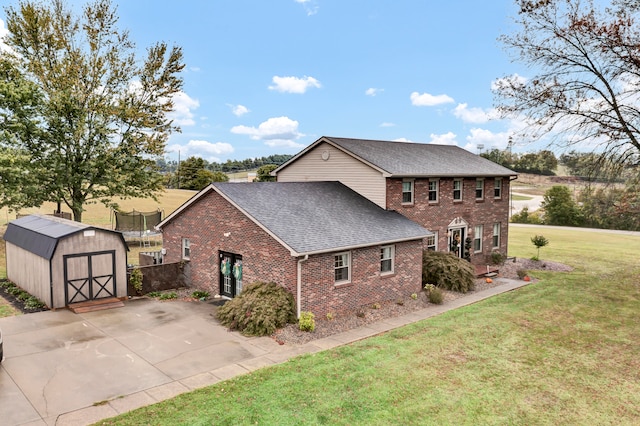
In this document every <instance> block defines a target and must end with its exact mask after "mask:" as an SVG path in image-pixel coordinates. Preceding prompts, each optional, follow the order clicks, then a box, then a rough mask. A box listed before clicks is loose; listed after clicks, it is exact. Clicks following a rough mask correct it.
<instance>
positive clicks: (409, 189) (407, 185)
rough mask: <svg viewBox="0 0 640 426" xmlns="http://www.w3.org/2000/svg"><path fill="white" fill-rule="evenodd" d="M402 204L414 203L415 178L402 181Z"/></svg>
mask: <svg viewBox="0 0 640 426" xmlns="http://www.w3.org/2000/svg"><path fill="white" fill-rule="evenodd" d="M402 204H413V180H404V181H402Z"/></svg>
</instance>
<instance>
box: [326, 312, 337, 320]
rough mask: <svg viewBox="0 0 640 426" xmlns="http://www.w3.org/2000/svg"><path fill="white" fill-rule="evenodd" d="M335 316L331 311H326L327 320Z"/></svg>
mask: <svg viewBox="0 0 640 426" xmlns="http://www.w3.org/2000/svg"><path fill="white" fill-rule="evenodd" d="M335 317H336V316H335V314H334V313H333V312H327V321H333V319H334V318H335Z"/></svg>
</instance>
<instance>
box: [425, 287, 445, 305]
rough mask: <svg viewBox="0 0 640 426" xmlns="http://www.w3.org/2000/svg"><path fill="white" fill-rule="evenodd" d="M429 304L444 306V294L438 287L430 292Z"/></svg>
mask: <svg viewBox="0 0 640 426" xmlns="http://www.w3.org/2000/svg"><path fill="white" fill-rule="evenodd" d="M429 302H431V303H434V304H436V305H442V302H444V294H443V293H442V290H440V289H439V288H438V287H436V288H434V289H433V290H431V291H430V292H429Z"/></svg>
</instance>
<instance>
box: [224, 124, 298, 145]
mask: <svg viewBox="0 0 640 426" xmlns="http://www.w3.org/2000/svg"><path fill="white" fill-rule="evenodd" d="M231 133H236V134H239V135H248V136H249V137H250V138H251V139H253V140H263V141H265V143H266V144H267V145H268V146H271V147H276V146H278V147H295V148H299V147H302V146H303V145H302V144H298V143H297V142H294V141H295V140H296V139H298V138H300V137H302V136H304V134H302V133H300V132H299V131H298V122H297V121H295V120H291V119H290V118H289V117H273V118H270V119H268V120H267V121H263V122H262V123H260V124H259V125H258V127H250V126H234V127H232V128H231Z"/></svg>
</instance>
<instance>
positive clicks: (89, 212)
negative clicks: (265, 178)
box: [0, 189, 196, 278]
mask: <svg viewBox="0 0 640 426" xmlns="http://www.w3.org/2000/svg"><path fill="white" fill-rule="evenodd" d="M195 193H196V192H195V191H187V190H180V189H170V190H167V191H165V192H163V193H161V194H160V196H159V197H158V201H155V200H153V199H152V198H134V199H129V200H121V199H117V200H115V201H116V202H117V203H118V204H119V206H120V209H121V210H122V211H131V210H134V209H135V210H137V211H155V210H156V209H161V210H163V211H164V213H163V215H162V217H163V218H164V217H166V216H167V215H169V214H171V212H173V211H174V210H175V209H177V208H178V207H180V206H181V205H182V204H183V203H184V202H185V201H187V200H188V199H189V198H191V197H192V196H193V195H195ZM55 209H56V205H55V204H54V203H45V204H44V205H43V206H42V207H40V208H30V209H23V210H21V211H20V214H33V213H42V214H49V213H53V211H55ZM85 209H86V211H85V212H84V213H83V216H82V222H83V223H87V224H89V225H95V226H100V227H102V228H107V229H113V228H115V219H114V218H113V217H112V214H111V211H110V210H109V209H108V208H107V207H105V206H104V205H103V204H88V205H87V206H85ZM62 211H69V210H68V209H65V208H64V206H63V208H62ZM15 218H16V213H15V212H10V211H9V210H8V209H7V208H2V209H0V235H4V231H5V230H6V227H7V223H9V221H11V220H14V219H15ZM159 241H160V240H158V242H159ZM152 249H154V250H159V249H160V248H159V247H157V248H152ZM4 250H5V246H4V241H3V240H2V239H0V278H6V276H7V271H6V265H5V262H6V259H5V252H4ZM141 250H142V249H141V248H140V247H139V245H137V244H135V243H133V244H131V245H130V251H129V260H128V263H130V264H134V265H136V264H138V252H140V251H141ZM146 250H148V249H146Z"/></svg>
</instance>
